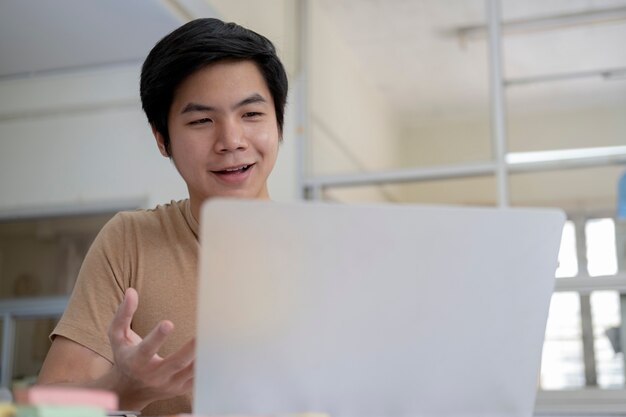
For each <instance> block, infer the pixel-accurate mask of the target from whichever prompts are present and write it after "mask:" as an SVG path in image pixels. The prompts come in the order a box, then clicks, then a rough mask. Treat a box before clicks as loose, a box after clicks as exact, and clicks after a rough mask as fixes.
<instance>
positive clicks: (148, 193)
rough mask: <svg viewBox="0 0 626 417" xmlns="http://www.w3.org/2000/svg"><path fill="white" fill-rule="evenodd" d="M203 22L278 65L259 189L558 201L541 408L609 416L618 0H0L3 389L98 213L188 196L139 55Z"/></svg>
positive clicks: (623, 214)
mask: <svg viewBox="0 0 626 417" xmlns="http://www.w3.org/2000/svg"><path fill="white" fill-rule="evenodd" d="M498 10H499V13H498ZM490 13H491V16H495V17H494V18H491V19H490V18H488V16H490ZM498 14H499V18H498ZM211 16H212V17H218V18H221V19H224V20H227V21H235V22H237V23H240V24H242V25H244V26H247V27H249V28H251V29H253V30H256V31H258V32H260V33H262V34H264V35H266V36H267V37H268V38H270V39H271V40H272V41H273V42H274V43H275V45H276V46H277V49H278V51H279V55H280V56H281V58H282V60H283V63H284V64H285V66H286V68H287V72H288V74H289V77H290V86H291V91H290V95H289V102H288V107H287V114H286V119H285V120H286V125H285V130H284V142H283V144H282V145H281V150H280V154H279V161H278V165H277V167H276V169H275V171H274V174H273V175H272V177H271V181H270V194H271V196H272V198H273V199H274V200H277V201H293V200H298V199H302V198H307V199H317V200H326V201H335V202H341V203H356V202H360V203H364V202H373V203H427V204H463V205H481V206H501V207H504V206H514V207H516V206H540V207H560V208H562V209H564V210H565V211H566V213H567V215H568V222H567V224H566V227H565V229H564V232H563V241H562V246H561V252H560V256H559V269H558V270H557V272H556V275H557V278H558V279H557V286H556V290H555V294H554V296H553V299H552V306H551V310H550V316H549V320H548V326H547V331H546V341H545V344H544V350H543V360H542V366H541V377H540V380H539V381H538V387H539V389H540V392H539V396H538V402H537V410H538V412H542V411H545V412H553V411H565V412H601V411H603V412H611V411H614V412H626V387H625V386H624V383H625V373H626V369H625V367H624V359H623V352H622V343H621V341H622V340H626V332H625V330H624V328H622V321H623V319H622V318H623V317H625V313H626V298H625V296H624V295H623V294H626V272H625V270H626V243H625V242H626V177H625V176H624V174H625V172H626V46H625V45H626V0H526V1H519V0H501V1H495V0H492V1H489V0H488V1H484V0H388V1H382V0H264V1H252V0H142V1H133V2H128V1H124V0H56V1H54V2H50V1H45V0H0V314H1V315H2V316H1V317H2V319H3V320H2V322H1V323H0V330H1V332H0V343H1V347H2V351H1V354H2V361H1V362H0V383H1V384H2V385H4V386H9V385H10V384H11V383H12V382H13V381H15V380H26V381H28V380H32V378H33V377H34V376H35V375H36V374H37V372H38V370H39V367H40V366H41V362H42V360H43V358H44V357H45V354H46V351H47V349H48V346H49V341H48V339H47V337H48V334H49V333H50V331H51V329H52V327H53V326H54V323H55V321H56V318H57V317H58V316H59V314H60V312H62V310H63V307H64V305H65V302H66V300H67V296H68V294H69V293H70V291H71V288H72V286H73V283H74V280H75V278H76V274H77V272H78V269H79V268H80V264H81V261H82V258H83V257H84V255H85V253H86V251H87V249H88V248H89V245H90V243H91V241H92V240H93V238H94V237H95V235H96V234H97V232H98V230H99V229H100V228H101V227H102V225H103V224H104V223H105V222H106V221H107V220H108V219H109V218H110V217H111V216H112V215H113V213H115V212H116V211H119V210H126V209H135V208H147V207H153V206H155V205H156V204H159V203H165V202H169V201H170V200H172V199H181V198H185V197H186V196H187V194H186V189H185V186H184V183H183V182H182V180H181V179H180V178H179V177H178V174H177V173H176V171H175V169H174V167H173V165H172V164H171V163H170V162H169V161H168V160H167V159H165V158H162V157H161V156H160V154H159V152H158V150H157V148H156V146H155V144H154V139H153V137H152V135H151V132H150V129H149V126H148V124H147V121H146V120H145V116H144V114H143V113H142V111H141V105H140V101H139V94H138V89H139V88H138V82H139V70H140V67H141V64H142V62H143V59H144V58H145V56H146V55H147V53H148V51H149V50H150V49H151V47H152V46H153V45H154V44H155V43H156V42H157V41H158V40H159V39H160V38H161V37H163V36H164V35H165V34H167V33H169V32H170V31H171V30H173V29H174V28H176V27H178V26H179V25H181V24H182V23H184V22H186V21H189V20H191V19H193V18H196V17H211ZM490 21H491V22H496V21H497V22H500V24H499V25H496V27H495V30H496V31H497V29H498V27H499V32H500V33H499V36H496V35H497V33H496V32H494V31H493V30H492V31H491V32H490V31H489V23H490ZM498 52H499V54H498ZM500 100H501V102H500ZM620 180H621V186H620ZM620 187H621V188H620ZM620 198H621V199H620ZM417 256H419V254H417ZM485 343H486V344H489V343H497V340H485ZM624 343H626V342H624Z"/></svg>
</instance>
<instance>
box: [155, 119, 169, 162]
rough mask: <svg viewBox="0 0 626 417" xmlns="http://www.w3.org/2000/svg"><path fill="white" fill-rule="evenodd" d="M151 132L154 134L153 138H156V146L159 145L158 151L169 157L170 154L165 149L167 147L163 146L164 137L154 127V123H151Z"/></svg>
mask: <svg viewBox="0 0 626 417" xmlns="http://www.w3.org/2000/svg"><path fill="white" fill-rule="evenodd" d="M152 134H153V135H154V138H155V139H156V142H157V146H158V147H159V152H161V155H163V156H164V157H166V158H169V157H170V154H169V152H168V151H167V147H166V146H165V138H164V137H163V135H162V134H161V133H160V132H159V131H158V130H157V129H156V127H155V126H154V125H152Z"/></svg>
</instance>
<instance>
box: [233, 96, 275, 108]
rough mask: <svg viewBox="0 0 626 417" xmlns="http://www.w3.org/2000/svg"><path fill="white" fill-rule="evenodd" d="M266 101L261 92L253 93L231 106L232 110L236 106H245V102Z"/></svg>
mask: <svg viewBox="0 0 626 417" xmlns="http://www.w3.org/2000/svg"><path fill="white" fill-rule="evenodd" d="M266 102H267V100H265V98H264V97H263V96H262V95H261V94H259V93H254V94H252V95H251V96H249V97H246V98H244V99H243V100H241V101H240V102H239V103H237V104H235V105H234V106H233V110H234V109H236V108H238V107H242V106H245V105H247V104H254V103H266Z"/></svg>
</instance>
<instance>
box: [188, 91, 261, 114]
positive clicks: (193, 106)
mask: <svg viewBox="0 0 626 417" xmlns="http://www.w3.org/2000/svg"><path fill="white" fill-rule="evenodd" d="M266 102H267V100H265V98H264V97H263V96H262V95H260V94H259V93H254V94H252V95H251V96H249V97H246V98H244V99H243V100H241V101H240V102H238V103H236V104H235V105H234V106H233V107H232V108H233V110H234V109H237V108H239V107H243V106H245V105H248V104H254V103H266ZM215 110H216V109H215V107H211V106H207V105H206V104H200V103H194V102H191V103H187V105H186V106H185V107H184V108H183V110H182V111H181V112H180V113H181V114H184V113H191V112H194V111H215Z"/></svg>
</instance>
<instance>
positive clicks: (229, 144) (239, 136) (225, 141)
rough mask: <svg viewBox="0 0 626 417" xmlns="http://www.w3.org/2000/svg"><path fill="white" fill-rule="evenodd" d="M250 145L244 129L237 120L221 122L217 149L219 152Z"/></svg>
mask: <svg viewBox="0 0 626 417" xmlns="http://www.w3.org/2000/svg"><path fill="white" fill-rule="evenodd" d="M247 147H248V144H247V141H246V139H245V137H244V134H243V129H242V128H241V126H240V124H239V123H237V121H236V120H224V121H222V123H220V126H219V132H218V136H217V140H216V142H215V151H216V152H218V153H225V152H232V151H236V150H244V149H246V148H247Z"/></svg>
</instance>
